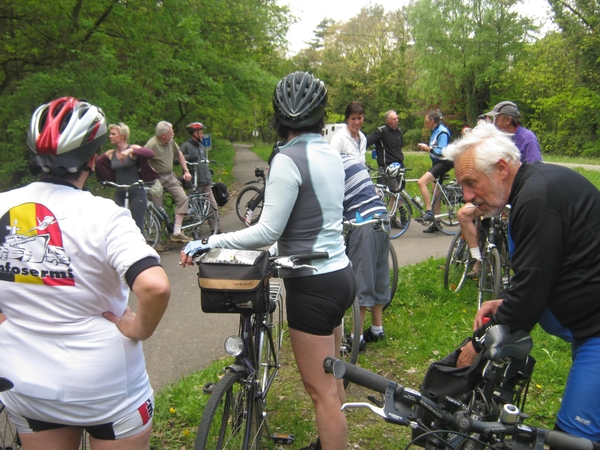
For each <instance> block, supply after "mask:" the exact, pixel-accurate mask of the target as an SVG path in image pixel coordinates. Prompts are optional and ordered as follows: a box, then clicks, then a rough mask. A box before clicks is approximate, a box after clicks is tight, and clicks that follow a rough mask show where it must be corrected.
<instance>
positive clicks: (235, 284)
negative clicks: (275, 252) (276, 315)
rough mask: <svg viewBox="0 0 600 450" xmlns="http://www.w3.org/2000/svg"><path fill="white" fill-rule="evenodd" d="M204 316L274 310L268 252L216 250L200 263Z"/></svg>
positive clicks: (206, 255)
mask: <svg viewBox="0 0 600 450" xmlns="http://www.w3.org/2000/svg"><path fill="white" fill-rule="evenodd" d="M198 268H199V270H198V286H199V287H200V304H201V307H202V311H204V312H205V313H231V314H255V313H261V314H262V313H266V312H269V311H270V310H271V301H270V298H269V294H270V293H269V279H270V277H271V271H270V268H269V253H268V252H267V251H265V250H231V249H225V248H213V249H212V250H210V251H209V252H207V253H205V254H204V255H202V256H201V257H200V260H199V262H198Z"/></svg>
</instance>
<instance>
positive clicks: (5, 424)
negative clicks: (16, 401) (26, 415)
mask: <svg viewBox="0 0 600 450" xmlns="http://www.w3.org/2000/svg"><path fill="white" fill-rule="evenodd" d="M20 448H21V443H20V441H19V437H18V435H17V430H16V429H15V426H14V425H13V423H12V422H11V421H10V419H9V417H8V411H7V410H6V408H5V407H4V405H3V404H2V403H0V449H12V450H18V449H20Z"/></svg>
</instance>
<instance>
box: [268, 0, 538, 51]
mask: <svg viewBox="0 0 600 450" xmlns="http://www.w3.org/2000/svg"><path fill="white" fill-rule="evenodd" d="M278 2H279V3H280V4H283V5H285V4H287V5H289V7H290V9H291V11H292V13H293V14H294V15H295V16H297V17H298V18H299V21H298V23H296V24H295V25H292V26H291V27H290V30H289V32H288V36H287V37H288V41H289V42H290V48H289V54H290V55H294V54H296V53H298V51H299V50H300V49H302V48H306V47H308V45H307V44H305V43H304V42H310V41H311V40H312V39H313V37H314V34H313V31H314V30H315V28H316V27H317V25H318V24H319V23H320V22H321V21H322V20H323V19H325V18H329V19H333V20H335V21H336V22H337V21H344V22H345V21H347V20H348V19H350V18H351V17H354V16H356V15H357V14H358V13H359V12H360V9H361V8H362V7H363V6H365V5H368V4H369V0H278ZM371 3H372V4H374V5H375V4H379V5H382V6H383V7H384V8H385V10H386V11H393V10H395V9H398V8H401V7H402V6H403V5H404V4H405V3H406V0H373V1H372V2H371ZM520 8H523V11H524V12H525V13H526V14H527V15H529V16H530V17H532V18H534V19H536V20H539V21H542V20H544V19H546V18H547V11H548V10H549V6H548V2H547V1H546V0H524V2H523V5H521V6H520Z"/></svg>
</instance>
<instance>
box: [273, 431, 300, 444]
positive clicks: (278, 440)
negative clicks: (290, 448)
mask: <svg viewBox="0 0 600 450" xmlns="http://www.w3.org/2000/svg"><path fill="white" fill-rule="evenodd" d="M271 440H272V441H273V442H274V443H275V444H284V445H291V444H293V443H294V441H295V440H296V436H294V435H293V434H287V433H275V434H274V435H273V436H271Z"/></svg>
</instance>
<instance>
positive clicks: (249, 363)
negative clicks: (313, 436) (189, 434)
mask: <svg viewBox="0 0 600 450" xmlns="http://www.w3.org/2000/svg"><path fill="white" fill-rule="evenodd" d="M328 256H329V255H328V254H327V253H310V254H306V255H295V256H294V255H292V256H288V257H281V256H275V257H270V258H269V261H270V268H271V270H272V271H274V272H275V273H274V276H276V275H277V273H276V272H277V271H278V270H279V269H299V268H303V267H307V268H311V269H314V267H311V266H309V265H307V264H305V263H308V262H310V261H312V260H316V259H324V258H327V257H328ZM269 298H270V301H271V308H270V310H269V312H268V313H254V314H240V325H239V333H238V335H237V336H231V337H229V338H227V340H226V341H225V349H226V351H227V353H228V354H229V355H231V356H233V357H235V361H234V362H233V363H232V364H230V365H228V366H227V367H226V368H225V371H226V374H225V376H223V378H221V380H220V381H219V382H218V383H217V384H216V385H215V386H214V387H213V388H212V393H211V394H210V399H209V401H208V403H207V404H206V407H205V409H204V413H203V414H202V419H201V420H200V425H199V427H198V433H197V437H196V442H195V444H194V450H208V449H210V450H213V449H219V450H220V449H253V450H260V449H262V448H264V447H261V440H262V436H263V432H265V431H266V435H267V436H268V437H269V438H270V439H271V440H272V441H273V442H275V443H286V444H291V443H292V442H293V441H294V436H293V435H291V434H281V433H273V434H271V431H270V429H269V423H268V415H267V410H266V406H267V395H268V393H269V390H270V388H271V385H272V383H273V381H274V379H275V377H276V376H277V373H278V371H279V367H280V363H279V351H280V349H281V345H282V342H283V286H282V284H281V283H275V282H272V281H271V282H270V296H269Z"/></svg>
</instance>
